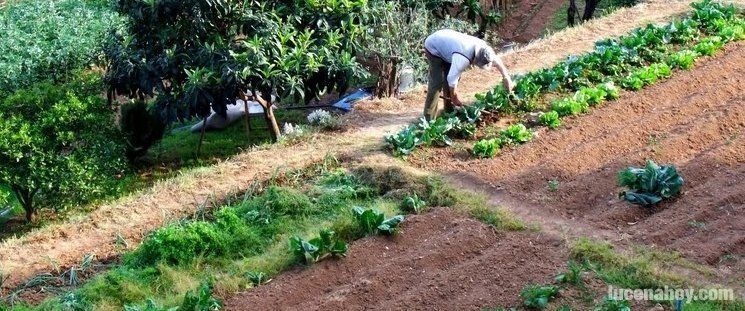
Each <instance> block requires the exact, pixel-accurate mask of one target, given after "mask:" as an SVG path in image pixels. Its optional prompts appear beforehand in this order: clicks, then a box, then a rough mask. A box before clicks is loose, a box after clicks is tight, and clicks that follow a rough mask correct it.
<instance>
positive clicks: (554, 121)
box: [538, 111, 561, 129]
mask: <svg viewBox="0 0 745 311" xmlns="http://www.w3.org/2000/svg"><path fill="white" fill-rule="evenodd" d="M538 123H540V124H541V125H545V126H547V127H549V128H552V129H555V128H557V127H559V126H561V118H559V113H558V112H556V111H549V112H541V114H540V115H538Z"/></svg>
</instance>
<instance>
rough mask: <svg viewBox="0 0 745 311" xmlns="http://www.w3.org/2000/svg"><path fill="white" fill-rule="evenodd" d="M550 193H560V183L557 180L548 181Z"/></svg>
mask: <svg viewBox="0 0 745 311" xmlns="http://www.w3.org/2000/svg"><path fill="white" fill-rule="evenodd" d="M548 191H551V192H556V191H559V181H558V180H556V179H553V180H549V181H548Z"/></svg>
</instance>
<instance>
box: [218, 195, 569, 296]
mask: <svg viewBox="0 0 745 311" xmlns="http://www.w3.org/2000/svg"><path fill="white" fill-rule="evenodd" d="M567 259H568V254H567V252H566V247H565V246H564V245H563V242H562V241H561V240H558V239H556V238H552V237H549V236H547V235H543V234H538V233H496V232H495V231H494V230H493V229H491V228H490V227H488V226H486V225H484V224H482V223H480V222H478V221H474V220H470V219H467V218H463V217H462V216H458V215H454V214H453V212H452V211H450V210H448V209H438V210H435V211H432V212H428V213H426V214H423V215H417V216H412V217H410V218H409V219H407V220H406V221H405V222H404V224H403V225H402V233H401V234H399V235H398V236H396V237H394V238H392V239H389V238H385V237H372V238H366V239H362V240H360V241H358V242H356V243H354V244H352V246H351V247H350V249H349V257H347V258H344V259H342V260H327V261H323V262H321V263H319V264H316V265H314V266H312V267H309V268H303V267H298V268H296V269H295V270H293V271H289V272H287V273H283V274H281V275H280V276H278V277H277V278H275V279H274V280H273V281H272V282H271V283H269V284H268V285H264V286H260V287H258V288H256V289H253V290H250V291H247V292H244V293H241V294H238V295H236V296H234V297H232V298H230V299H229V300H227V301H226V303H225V306H226V310H255V309H256V306H261V308H262V309H265V310H480V309H481V308H483V307H487V306H497V305H500V306H505V305H520V303H521V302H520V301H519V293H520V290H521V289H522V287H523V286H524V285H525V284H540V283H547V282H551V280H552V279H553V277H554V276H555V274H556V273H558V272H560V271H561V270H562V269H563V268H564V265H565V264H566V260H567ZM290 289H294V290H290Z"/></svg>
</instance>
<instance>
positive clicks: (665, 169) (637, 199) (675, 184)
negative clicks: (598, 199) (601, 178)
mask: <svg viewBox="0 0 745 311" xmlns="http://www.w3.org/2000/svg"><path fill="white" fill-rule="evenodd" d="M618 184H619V185H620V186H621V187H626V188H628V189H629V190H626V191H623V192H621V193H620V194H619V196H620V197H621V198H623V199H624V200H626V201H629V202H631V203H633V204H637V205H642V206H652V205H655V204H657V203H659V202H661V201H662V200H663V199H670V198H673V197H675V196H677V195H678V194H680V189H681V188H682V187H683V178H682V177H680V175H678V171H677V169H676V168H675V166H672V165H662V166H659V165H657V164H655V163H654V162H653V161H651V160H647V164H646V166H645V167H644V168H635V167H629V168H627V169H625V170H623V171H621V172H619V173H618Z"/></svg>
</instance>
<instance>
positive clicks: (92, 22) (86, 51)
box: [0, 0, 121, 100]
mask: <svg viewBox="0 0 745 311" xmlns="http://www.w3.org/2000/svg"><path fill="white" fill-rule="evenodd" d="M120 25H121V19H120V18H119V17H118V16H117V15H116V14H115V13H114V12H111V10H110V9H109V8H108V6H107V5H106V4H105V1H87V0H28V1H5V4H4V7H3V8H2V9H0V29H2V33H3V35H2V37H0V72H2V73H3V74H2V76H0V100H1V99H2V97H3V96H2V94H3V93H12V92H14V91H16V90H19V89H25V88H30V87H32V86H33V85H34V84H36V83H39V82H43V81H50V80H51V81H53V82H64V81H68V80H70V78H71V77H73V73H74V72H76V71H77V70H78V69H82V68H86V67H88V66H90V65H91V64H93V63H102V60H101V56H102V51H101V48H102V42H103V41H104V40H103V39H104V38H105V36H106V34H107V33H108V31H109V29H111V28H117V27H119V26H120Z"/></svg>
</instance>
